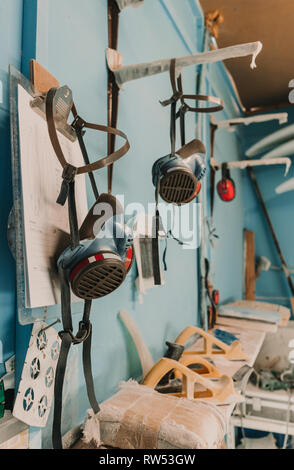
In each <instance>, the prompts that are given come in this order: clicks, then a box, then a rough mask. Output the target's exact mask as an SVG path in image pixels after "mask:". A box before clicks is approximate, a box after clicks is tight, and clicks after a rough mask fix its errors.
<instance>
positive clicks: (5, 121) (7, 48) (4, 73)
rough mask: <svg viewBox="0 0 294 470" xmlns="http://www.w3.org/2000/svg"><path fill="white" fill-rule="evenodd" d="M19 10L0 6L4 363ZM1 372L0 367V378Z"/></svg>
mask: <svg viewBox="0 0 294 470" xmlns="http://www.w3.org/2000/svg"><path fill="white" fill-rule="evenodd" d="M22 8H23V5H22V0H2V1H1V3H0V142H1V146H0V188H1V197H0V260H1V262H0V312H1V314H0V341H1V342H2V345H3V356H4V361H5V360H7V359H8V358H9V357H10V356H12V355H13V354H14V352H15V268H14V261H13V258H12V256H11V253H10V251H9V248H8V243H7V219H8V214H9V211H10V209H11V208H12V190H11V159H10V118H9V79H8V65H9V64H13V65H14V66H15V67H17V68H20V64H21V48H22ZM0 362H1V358H0ZM3 372H4V370H3V367H2V366H1V364H0V377H1V375H2V374H3Z"/></svg>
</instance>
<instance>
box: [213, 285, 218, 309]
mask: <svg viewBox="0 0 294 470" xmlns="http://www.w3.org/2000/svg"><path fill="white" fill-rule="evenodd" d="M212 300H213V302H214V304H215V305H218V304H219V291H218V290H217V289H216V290H214V291H213V292H212Z"/></svg>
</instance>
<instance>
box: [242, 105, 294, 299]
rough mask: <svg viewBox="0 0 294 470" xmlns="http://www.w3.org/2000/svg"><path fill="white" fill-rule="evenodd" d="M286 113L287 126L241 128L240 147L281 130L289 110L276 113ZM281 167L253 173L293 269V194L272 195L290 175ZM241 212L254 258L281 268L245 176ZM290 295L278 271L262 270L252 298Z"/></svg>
mask: <svg viewBox="0 0 294 470" xmlns="http://www.w3.org/2000/svg"><path fill="white" fill-rule="evenodd" d="M279 111H281V112H288V113H289V117H288V123H287V124H284V125H282V126H280V125H279V124H278V122H277V121H272V122H268V123H263V124H252V125H250V126H248V127H246V128H245V127H244V128H243V129H242V145H243V148H244V151H245V150H246V149H247V148H249V147H250V146H251V145H253V143H255V142H257V141H259V140H260V139H261V138H263V137H264V136H266V135H269V134H271V133H272V132H275V131H277V130H278V129H282V128H284V127H286V126H287V125H289V124H293V122H294V112H293V108H291V107H289V108H287V109H283V110H279ZM284 168H285V167H284V166H272V167H262V168H256V169H255V174H256V178H257V181H258V184H259V186H260V189H261V192H262V195H263V197H264V200H265V203H266V206H267V209H268V212H269V215H270V218H271V220H272V224H273V226H274V229H275V231H276V235H277V238H278V240H279V243H280V246H281V249H282V252H283V254H284V257H285V259H286V262H287V265H288V267H289V268H291V267H292V269H293V267H294V251H293V245H292V236H291V234H292V233H293V230H294V219H293V215H292V211H293V201H294V192H293V191H291V192H287V193H284V194H276V193H275V188H276V187H277V186H278V185H280V184H281V183H283V182H284V181H286V178H287V179H288V178H292V177H293V176H294V168H293V166H292V167H291V168H290V170H289V173H288V175H287V177H286V178H285V177H284ZM243 193H244V211H245V226H246V228H247V229H248V230H253V231H254V232H255V252H256V257H258V256H266V257H267V258H269V259H270V260H271V262H272V264H273V265H274V266H281V262H280V259H279V256H278V254H277V251H276V248H275V245H274V242H273V240H272V237H271V234H270V232H269V229H268V226H267V224H266V221H265V218H264V215H263V213H262V212H261V208H260V205H259V202H258V201H257V198H256V196H255V192H254V188H253V186H252V184H251V181H250V180H249V178H248V176H247V174H246V173H245V172H244V175H243ZM290 294H291V292H290V289H289V286H288V283H287V281H286V279H285V276H284V274H283V272H282V271H274V270H269V271H263V272H262V273H261V275H260V277H259V279H258V281H257V283H256V296H257V297H259V296H261V297H269V296H271V297H289V296H290ZM269 301H273V303H280V304H282V305H285V306H287V307H289V306H290V305H289V302H288V301H287V300H277V301H274V300H271V299H269Z"/></svg>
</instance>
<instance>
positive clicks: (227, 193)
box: [216, 163, 236, 202]
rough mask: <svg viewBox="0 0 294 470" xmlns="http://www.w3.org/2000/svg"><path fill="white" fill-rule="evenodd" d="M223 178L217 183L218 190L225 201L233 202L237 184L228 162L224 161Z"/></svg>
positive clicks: (222, 166)
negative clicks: (232, 176)
mask: <svg viewBox="0 0 294 470" xmlns="http://www.w3.org/2000/svg"><path fill="white" fill-rule="evenodd" d="M221 168H222V179H221V180H220V181H219V182H218V183H217V187H216V188H217V192H218V195H219V197H220V198H221V200H222V201H224V202H231V201H233V199H235V197H236V186H235V183H234V181H233V180H232V178H231V176H230V170H229V169H228V165H227V163H222V165H221Z"/></svg>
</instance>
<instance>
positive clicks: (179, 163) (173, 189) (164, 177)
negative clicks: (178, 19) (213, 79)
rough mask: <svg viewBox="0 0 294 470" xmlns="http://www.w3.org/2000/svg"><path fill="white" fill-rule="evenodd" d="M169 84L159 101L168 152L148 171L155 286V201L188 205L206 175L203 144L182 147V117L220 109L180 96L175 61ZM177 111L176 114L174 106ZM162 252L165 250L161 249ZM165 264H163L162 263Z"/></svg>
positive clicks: (157, 273) (157, 220)
mask: <svg viewBox="0 0 294 470" xmlns="http://www.w3.org/2000/svg"><path fill="white" fill-rule="evenodd" d="M170 82H171V87H172V91H173V95H172V97H171V98H170V99H168V100H165V101H162V102H161V105H162V106H168V105H171V114H170V141H171V153H170V154H168V155H166V156H164V157H162V158H159V159H158V160H157V161H156V162H155V163H154V165H153V168H152V181H153V184H154V186H155V202H156V216H155V218H154V231H155V236H153V238H152V260H153V274H154V283H155V285H158V284H161V279H160V267H159V243H158V230H159V226H160V215H159V211H158V198H159V195H160V196H161V198H162V199H163V200H164V201H166V202H168V203H172V204H176V205H182V204H186V203H189V202H191V201H192V200H193V199H194V198H195V197H197V195H198V194H199V191H200V189H201V183H200V180H201V179H202V178H203V176H204V175H205V172H206V166H205V162H204V160H203V158H202V157H201V156H200V155H199V153H202V154H205V153H206V149H205V146H204V144H203V143H202V142H201V141H200V140H198V139H193V140H192V141H191V142H189V143H187V144H186V136H185V116H186V113H187V112H193V113H212V112H216V111H221V110H222V109H223V107H224V104H223V101H222V100H221V99H220V98H217V97H213V96H206V95H187V94H184V93H183V86H182V77H181V74H180V75H179V76H178V78H176V59H172V60H171V62H170ZM186 100H196V101H207V102H210V103H213V104H214V106H208V107H206V108H203V107H191V106H190V105H188V104H187V102H186ZM179 101H180V103H181V104H180V108H179V110H178V111H177V103H178V102H179ZM178 118H179V119H180V134H181V145H182V147H181V148H180V149H179V150H177V151H176V120H177V119H178ZM165 253H166V250H165ZM164 264H165V261H164Z"/></svg>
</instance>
